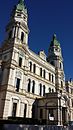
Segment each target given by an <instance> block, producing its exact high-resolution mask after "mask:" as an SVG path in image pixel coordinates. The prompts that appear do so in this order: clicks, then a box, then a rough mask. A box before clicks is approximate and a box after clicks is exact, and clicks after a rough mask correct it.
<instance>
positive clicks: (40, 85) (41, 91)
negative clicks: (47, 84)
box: [40, 84, 42, 96]
mask: <svg viewBox="0 0 73 130" xmlns="http://www.w3.org/2000/svg"><path fill="white" fill-rule="evenodd" d="M40 96H42V84H40Z"/></svg>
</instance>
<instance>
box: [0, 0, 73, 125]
mask: <svg viewBox="0 0 73 130" xmlns="http://www.w3.org/2000/svg"><path fill="white" fill-rule="evenodd" d="M6 32H7V34H8V35H7V38H6V39H5V40H4V43H3V45H2V47H1V49H0V118H6V119H7V118H8V117H10V116H16V117H28V118H32V117H33V113H32V107H33V104H34V102H35V101H36V99H38V103H39V102H40V104H41V101H42V102H43V98H45V96H46V94H48V93H49V94H50V95H51V96H53V95H54V94H55V93H58V95H62V97H63V99H64V97H66V99H67V101H68V103H69V104H68V105H65V107H68V109H67V110H68V111H67V113H68V116H69V117H70V120H73V94H72V87H73V83H72V81H71V82H69V81H68V82H66V83H65V74H64V70H63V58H62V52H61V47H60V43H59V42H58V40H57V38H56V35H55V34H54V35H53V39H52V41H51V43H50V47H49V53H48V56H46V54H45V52H44V51H40V52H39V54H38V55H37V54H35V53H34V52H33V51H31V50H30V49H29V46H28V34H29V29H28V14H27V9H26V6H25V4H24V1H23V0H19V2H18V4H17V6H16V7H15V8H14V9H13V12H12V14H11V17H10V21H9V23H8V25H7V27H6ZM68 90H69V91H68ZM49 94H48V95H49ZM49 97H50V96H49ZM46 100H48V98H47V99H46ZM49 100H50V98H49ZM64 101H65V99H64ZM44 102H45V99H44ZM52 102H54V98H53V101H51V103H52ZM56 102H57V100H56ZM61 102H63V101H61ZM49 104H50V103H49ZM49 104H48V105H49ZM61 104H62V103H61ZM43 105H44V104H43ZM62 106H63V105H62ZM56 107H57V108H58V107H59V104H58V105H57V106H56ZM63 107H64V106H63ZM35 109H36V112H37V113H36V115H37V118H38V119H39V116H38V115H39V114H38V111H40V109H39V108H38V107H37V106H36V108H35ZM38 109H39V110H38ZM36 115H35V117H34V118H36ZM55 115H56V114H55ZM44 119H46V116H45V114H44ZM57 120H58V119H57ZM61 122H62V119H60V120H59V123H58V124H57V125H62V123H63V122H62V123H61Z"/></svg>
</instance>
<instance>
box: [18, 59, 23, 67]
mask: <svg viewBox="0 0 73 130" xmlns="http://www.w3.org/2000/svg"><path fill="white" fill-rule="evenodd" d="M19 66H20V67H21V66H22V58H21V57H19Z"/></svg>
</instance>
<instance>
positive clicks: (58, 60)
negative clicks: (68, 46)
mask: <svg viewBox="0 0 73 130" xmlns="http://www.w3.org/2000/svg"><path fill="white" fill-rule="evenodd" d="M48 62H49V63H50V64H51V65H53V66H55V70H56V71H55V72H56V78H55V81H56V82H55V84H56V90H59V91H60V92H62V91H63V89H64V88H65V75H64V70H63V57H62V51H61V47H60V43H59V41H58V40H57V37H56V34H54V35H53V38H52V40H51V43H50V47H49V54H48Z"/></svg>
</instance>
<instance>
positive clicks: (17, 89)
mask: <svg viewBox="0 0 73 130" xmlns="http://www.w3.org/2000/svg"><path fill="white" fill-rule="evenodd" d="M19 87H20V79H19V78H17V81H16V91H17V92H19Z"/></svg>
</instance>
